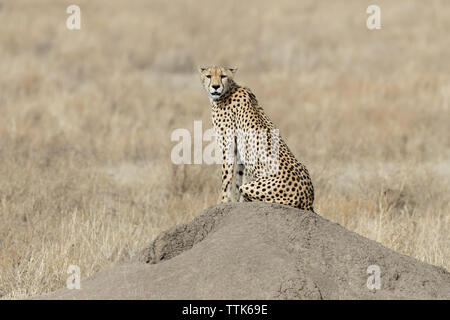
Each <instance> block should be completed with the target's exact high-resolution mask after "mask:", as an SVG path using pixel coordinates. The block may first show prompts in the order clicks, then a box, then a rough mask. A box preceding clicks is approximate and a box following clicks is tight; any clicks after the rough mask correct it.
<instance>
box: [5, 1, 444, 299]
mask: <svg viewBox="0 0 450 320" xmlns="http://www.w3.org/2000/svg"><path fill="white" fill-rule="evenodd" d="M70 4H73V3H72V2H70V1H57V0H40V1H32V0H21V1H13V0H0V75H1V76H0V110H1V117H0V297H1V298H3V299H14V298H24V297H29V296H31V295H35V294H40V293H44V292H49V291H51V290H54V289H57V288H59V287H62V286H64V285H65V281H66V279H67V277H68V274H67V273H66V270H67V268H68V266H69V265H70V264H74V265H78V266H80V268H81V273H82V274H81V275H82V277H83V278H84V277H87V276H89V275H91V274H93V273H94V272H96V271H99V270H101V269H103V268H105V267H107V266H108V265H111V264H113V263H116V262H120V261H124V260H126V259H129V258H130V257H131V256H133V255H134V254H136V253H137V252H138V251H140V250H141V249H143V248H144V247H145V246H146V245H147V244H148V243H149V242H150V240H152V239H153V238H154V237H155V236H156V235H158V233H160V232H161V231H163V230H165V229H167V228H169V227H171V226H173V225H175V224H178V223H183V222H187V221H189V220H191V219H192V218H193V217H195V216H196V215H198V214H200V212H201V211H202V210H203V209H204V208H206V207H208V206H210V205H214V204H216V203H217V201H218V196H219V186H220V166H219V165H213V166H208V165H205V164H204V165H184V166H176V165H173V164H172V162H171V160H170V153H171V150H172V148H173V147H174V145H175V144H176V142H172V141H171V140H170V136H171V133H172V132H173V130H175V129H177V128H186V129H189V130H190V131H191V132H192V131H193V123H194V120H202V121H203V129H204V130H206V129H208V128H210V127H211V122H210V107H209V101H208V99H207V97H206V94H205V93H204V91H203V90H202V87H201V85H200V82H199V78H198V75H197V73H196V69H197V67H198V66H203V65H209V64H224V65H229V66H236V67H238V69H239V70H238V72H237V74H236V81H237V82H238V83H239V84H242V85H246V86H249V87H251V88H252V90H253V91H254V93H255V94H256V96H257V97H258V99H259V102H260V104H261V105H262V106H263V108H264V109H265V110H266V113H267V114H268V115H269V116H270V117H271V118H272V120H273V121H274V123H275V124H276V125H277V126H278V127H279V128H280V132H281V135H282V136H283V138H284V139H285V141H286V142H287V144H288V145H289V147H290V148H291V150H292V151H293V152H294V154H295V155H296V156H297V158H298V159H299V160H300V161H301V162H302V163H304V164H305V165H306V166H307V167H308V168H309V171H310V173H311V176H312V179H313V183H314V186H315V190H316V202H315V209H316V211H317V212H318V213H319V214H320V215H322V216H324V217H325V218H327V219H331V220H334V221H338V222H339V223H340V224H341V225H343V226H345V227H346V228H348V229H350V230H353V231H355V232H357V233H359V234H361V235H364V236H366V237H368V238H370V239H373V240H376V241H379V242H381V243H382V244H384V245H385V246H387V247H389V248H392V249H394V250H396V251H398V252H401V253H404V254H407V255H410V256H412V257H415V258H417V259H419V260H422V261H425V262H428V263H431V264H434V265H438V266H442V267H445V268H447V269H450V232H449V230H450V212H449V211H450V210H449V209H450V203H449V200H450V196H449V186H450V181H449V178H450V130H449V128H450V82H449V80H450V76H449V74H450V73H449V71H450V63H449V57H450V37H449V30H450V3H449V2H448V1H445V0H442V1H438V0H430V1H413V0H396V1H381V0H377V1H361V0H347V1H331V0H330V1H315V0H310V1H309V0H308V1H306V0H302V1H285V0H278V1H268V0H262V1H261V0H258V1H256V0H254V1H223V0H222V1H180V0H171V1H159V0H158V1H156V0H139V1H137V0H131V1H118V0H109V1H106V0H105V1H100V0H98V1H87V0H84V1H83V0H80V1H77V3H76V4H77V5H79V6H80V7H81V30H79V31H70V30H68V29H67V28H66V19H67V17H68V16H69V15H68V14H67V13H66V8H67V6H68V5H70ZM370 4H377V5H379V6H380V7H381V19H382V20H381V22H382V29H381V30H377V31H370V30H368V29H367V28H366V19H367V17H368V15H367V14H366V8H367V6H368V5H370Z"/></svg>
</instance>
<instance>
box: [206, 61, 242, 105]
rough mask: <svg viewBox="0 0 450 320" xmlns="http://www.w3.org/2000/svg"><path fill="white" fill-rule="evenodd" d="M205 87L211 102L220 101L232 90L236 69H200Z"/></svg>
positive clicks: (215, 67)
mask: <svg viewBox="0 0 450 320" xmlns="http://www.w3.org/2000/svg"><path fill="white" fill-rule="evenodd" d="M199 72H200V79H201V81H202V84H203V87H204V88H205V90H206V93H208V96H209V98H210V99H211V100H217V99H219V98H220V97H221V96H222V95H223V94H224V93H225V92H227V90H228V89H229V88H230V84H231V83H232V82H233V76H234V73H235V72H236V68H225V67H217V66H212V67H207V68H199Z"/></svg>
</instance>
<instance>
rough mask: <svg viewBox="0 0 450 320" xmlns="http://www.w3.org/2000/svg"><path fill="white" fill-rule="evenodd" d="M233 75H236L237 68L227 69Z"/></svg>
mask: <svg viewBox="0 0 450 320" xmlns="http://www.w3.org/2000/svg"><path fill="white" fill-rule="evenodd" d="M227 69H228V71H230V72H231V73H232V74H233V75H234V74H235V73H236V71H237V68H227Z"/></svg>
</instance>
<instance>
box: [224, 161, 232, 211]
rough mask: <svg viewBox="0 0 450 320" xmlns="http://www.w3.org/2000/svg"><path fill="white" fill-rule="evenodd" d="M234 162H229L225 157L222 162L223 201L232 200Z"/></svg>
mask: <svg viewBox="0 0 450 320" xmlns="http://www.w3.org/2000/svg"><path fill="white" fill-rule="evenodd" d="M233 169H234V163H229V162H228V161H227V160H225V159H224V161H223V164H222V196H221V202H222V203H224V202H231V201H232V199H231V189H232V180H233Z"/></svg>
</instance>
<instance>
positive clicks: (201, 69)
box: [198, 67, 208, 73]
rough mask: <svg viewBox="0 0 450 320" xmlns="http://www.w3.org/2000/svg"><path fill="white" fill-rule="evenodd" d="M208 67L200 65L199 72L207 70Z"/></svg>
mask: <svg viewBox="0 0 450 320" xmlns="http://www.w3.org/2000/svg"><path fill="white" fill-rule="evenodd" d="M206 69H208V68H205V67H199V68H198V72H200V73H203V71H205V70H206Z"/></svg>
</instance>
